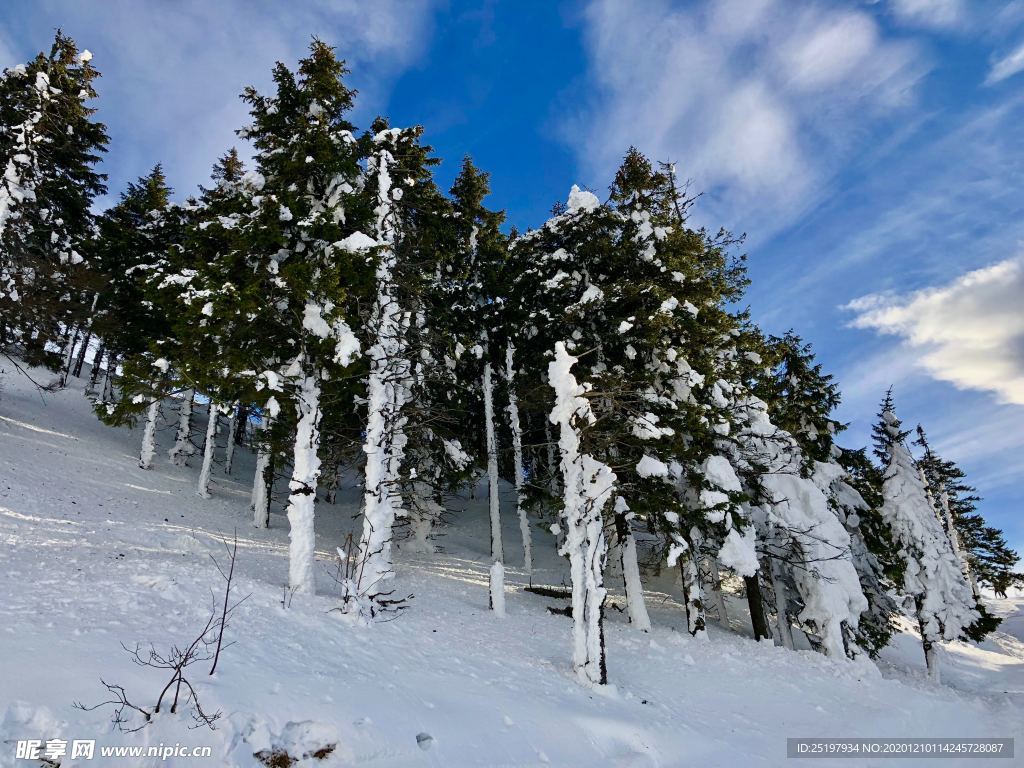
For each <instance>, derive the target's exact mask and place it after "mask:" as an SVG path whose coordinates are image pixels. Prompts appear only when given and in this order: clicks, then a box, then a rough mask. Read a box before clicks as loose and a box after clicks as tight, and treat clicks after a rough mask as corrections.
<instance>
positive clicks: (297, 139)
mask: <svg viewBox="0 0 1024 768" xmlns="http://www.w3.org/2000/svg"><path fill="white" fill-rule="evenodd" d="M346 73H347V70H346V68H345V64H344V62H343V61H341V60H339V59H338V58H337V57H336V56H335V53H334V50H333V49H332V48H331V47H330V46H328V45H327V44H326V43H323V42H321V41H320V40H315V39H314V41H313V42H312V44H311V45H310V50H309V54H308V56H306V57H305V58H303V59H301V60H300V61H299V66H298V69H297V71H296V72H294V73H293V72H292V71H290V70H289V69H288V68H287V67H286V66H285V65H284V64H281V63H278V64H277V65H276V66H275V67H274V73H273V78H274V85H275V93H274V94H273V95H272V96H263V95H260V94H258V93H257V92H256V91H255V89H253V88H248V89H246V91H245V92H244V94H243V100H244V101H245V102H246V103H247V104H248V105H249V108H250V114H251V116H252V123H251V125H250V126H248V127H247V128H245V129H244V130H242V131H241V132H240V134H241V135H242V136H243V137H244V138H247V139H249V140H250V141H251V142H252V144H253V146H254V147H255V149H256V153H255V158H254V160H255V166H256V167H255V173H254V175H253V177H252V180H251V182H250V183H253V184H254V185H255V186H257V187H259V194H256V195H254V196H252V197H251V198H250V201H251V203H252V208H251V210H250V211H249V213H248V214H247V215H246V216H244V217H243V218H242V219H241V220H240V222H239V225H238V227H239V232H238V240H237V243H238V250H239V252H240V255H241V257H242V258H245V259H246V260H248V262H249V264H250V266H251V268H252V272H251V277H250V278H249V279H248V280H247V281H246V283H245V284H243V285H240V286H235V288H236V290H237V291H238V292H239V293H241V294H242V295H244V296H245V297H246V299H247V301H246V302H244V303H243V304H242V305H241V306H239V304H238V303H236V304H235V306H234V308H233V309H234V311H235V312H236V313H237V312H243V313H245V316H246V318H247V319H249V320H251V321H252V322H251V323H250V328H249V329H248V330H247V331H240V338H233V339H231V340H230V342H226V343H225V346H226V347H227V346H230V347H232V348H235V349H236V352H235V353H234V356H233V357H234V359H236V360H239V361H241V359H243V358H245V357H247V358H248V363H249V366H248V367H247V368H246V369H245V370H248V371H251V372H253V373H254V376H253V378H254V379H262V380H263V382H264V383H265V385H266V388H267V389H269V390H271V392H272V396H273V397H274V399H275V400H276V401H277V405H278V406H279V407H280V409H281V410H282V411H284V410H285V408H286V407H287V406H290V408H289V410H290V411H291V413H292V414H293V415H294V419H295V431H294V439H293V446H292V457H291V458H292V461H291V463H292V475H291V480H290V482H289V498H288V508H287V515H288V523H289V526H290V532H289V539H290V545H289V576H288V584H289V587H290V589H291V590H292V591H293V592H296V593H307V594H308V593H312V592H314V591H315V589H316V584H315V577H314V562H315V555H314V551H315V545H316V539H315V534H314V527H313V521H314V511H315V504H316V490H317V485H318V481H319V476H320V439H321V438H320V428H321V420H322V417H323V408H324V397H325V392H326V391H327V390H328V389H329V388H330V389H332V391H333V383H334V382H336V381H337V380H339V379H341V378H342V377H345V376H348V375H349V374H350V373H351V371H350V370H349V366H351V365H352V364H353V363H354V362H355V361H356V360H357V359H358V355H359V352H360V345H359V341H358V339H357V338H356V335H355V333H354V331H353V330H352V327H351V326H350V323H352V324H355V312H354V309H353V304H354V303H355V302H356V301H357V299H358V298H361V297H359V296H358V291H352V290H350V288H351V287H352V286H353V285H356V286H358V279H359V275H360V273H361V272H363V271H364V270H365V266H364V260H363V258H362V255H361V254H360V253H359V252H358V251H359V249H357V248H353V247H351V246H352V239H351V238H353V237H356V238H357V240H358V242H359V244H360V245H361V244H363V242H364V241H366V240H368V238H366V237H365V236H364V235H361V234H358V233H357V230H356V226H357V225H358V224H359V223H361V222H360V220H359V217H358V216H356V215H352V214H353V213H354V212H355V211H354V210H353V208H354V209H356V210H358V203H357V202H355V201H354V200H353V198H354V195H353V193H354V191H355V185H356V184H357V183H358V179H359V177H360V168H359V159H360V153H359V148H358V142H357V141H356V140H355V138H354V136H353V135H352V128H353V126H352V124H351V123H350V122H349V121H348V119H347V113H348V112H349V111H350V110H351V108H352V104H353V97H354V92H353V91H352V90H350V89H349V88H348V87H347V86H346V85H345V84H344V82H343V76H344V75H345V74H346ZM350 201H351V202H355V205H354V206H352V208H350V207H349V203H350ZM222 290H225V291H226V290H228V289H227V286H222ZM214 311H215V312H216V307H214ZM250 316H251V317H250ZM241 325H242V323H238V324H235V325H234V326H233V327H235V328H236V329H237V328H239V327H240V326H241ZM257 335H258V338H256V336H257ZM343 389H346V388H344V387H343ZM268 402H269V401H268ZM349 402H351V400H349ZM271 415H272V416H273V415H274V414H271Z"/></svg>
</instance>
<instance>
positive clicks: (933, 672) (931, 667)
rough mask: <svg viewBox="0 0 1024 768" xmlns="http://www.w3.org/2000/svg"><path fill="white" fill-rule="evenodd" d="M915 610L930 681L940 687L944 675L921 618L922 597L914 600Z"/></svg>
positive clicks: (933, 644) (933, 645)
mask: <svg viewBox="0 0 1024 768" xmlns="http://www.w3.org/2000/svg"><path fill="white" fill-rule="evenodd" d="M914 608H915V612H916V613H917V628H918V631H919V632H920V633H921V647H922V648H923V649H924V664H925V667H926V668H927V670H928V679H929V680H931V681H932V682H933V683H935V684H936V685H938V684H939V683H941V682H942V675H941V673H940V671H939V657H938V653H937V651H936V648H935V643H934V642H933V640H932V638H931V636H930V635H929V634H928V631H927V629H926V628H925V623H924V621H923V619H922V618H921V611H922V608H923V605H922V599H921V598H920V597H915V598H914Z"/></svg>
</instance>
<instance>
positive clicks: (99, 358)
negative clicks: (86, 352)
mask: <svg viewBox="0 0 1024 768" xmlns="http://www.w3.org/2000/svg"><path fill="white" fill-rule="evenodd" d="M104 354H106V348H105V347H104V345H103V344H100V348H99V349H97V350H96V354H95V355H94V356H93V358H92V368H91V370H90V371H89V384H88V385H87V386H86V388H85V392H86V394H90V395H91V394H95V392H96V385H97V384H99V381H100V371H101V368H102V365H103V356H104Z"/></svg>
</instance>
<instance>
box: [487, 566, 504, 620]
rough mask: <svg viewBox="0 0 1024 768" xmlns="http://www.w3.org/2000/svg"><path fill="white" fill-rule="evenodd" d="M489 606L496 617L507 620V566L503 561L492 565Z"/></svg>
mask: <svg viewBox="0 0 1024 768" xmlns="http://www.w3.org/2000/svg"><path fill="white" fill-rule="evenodd" d="M490 587H491V588H490V601H489V605H490V608H491V610H492V611H494V615H495V616H497V617H498V618H505V566H503V565H502V564H501V560H495V561H494V562H493V563H492V564H491V574H490Z"/></svg>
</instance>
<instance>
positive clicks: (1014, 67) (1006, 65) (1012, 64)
mask: <svg viewBox="0 0 1024 768" xmlns="http://www.w3.org/2000/svg"><path fill="white" fill-rule="evenodd" d="M1022 71H1024V43H1021V44H1020V45H1019V46H1017V48H1015V49H1014V50H1012V51H1010V53H1008V54H1006V55H1005V56H1003V57H1002V58H1000V59H996V60H995V61H994V62H993V63H992V68H991V69H989V71H988V77H986V78H985V84H986V85H994V84H995V83H998V82H1001V81H1003V80H1005V79H1006V78H1008V77H1013V76H1014V75H1016V74H1017V73H1019V72H1022Z"/></svg>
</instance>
